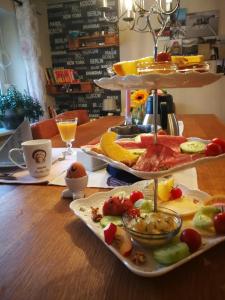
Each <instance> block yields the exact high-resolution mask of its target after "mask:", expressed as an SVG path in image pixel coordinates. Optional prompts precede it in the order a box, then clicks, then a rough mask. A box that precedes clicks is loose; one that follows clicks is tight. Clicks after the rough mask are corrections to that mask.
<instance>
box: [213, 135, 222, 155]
mask: <svg viewBox="0 0 225 300" xmlns="http://www.w3.org/2000/svg"><path fill="white" fill-rule="evenodd" d="M212 142H213V143H214V144H217V145H219V146H220V147H221V148H222V151H223V153H225V140H223V139H220V138H214V139H212Z"/></svg>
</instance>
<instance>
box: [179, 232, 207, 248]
mask: <svg viewBox="0 0 225 300" xmlns="http://www.w3.org/2000/svg"><path fill="white" fill-rule="evenodd" d="M180 240H181V242H184V243H186V244H187V245H188V247H189V250H190V252H195V251H197V250H198V249H199V248H200V247H201V244H202V237H201V235H200V233H199V232H198V231H196V230H194V229H192V228H186V229H184V230H183V231H182V232H181V235H180Z"/></svg>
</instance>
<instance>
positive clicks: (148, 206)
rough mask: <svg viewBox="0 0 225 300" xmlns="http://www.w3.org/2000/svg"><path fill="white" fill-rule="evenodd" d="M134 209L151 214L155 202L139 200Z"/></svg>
mask: <svg viewBox="0 0 225 300" xmlns="http://www.w3.org/2000/svg"><path fill="white" fill-rule="evenodd" d="M134 207H135V208H138V209H140V211H141V212H143V213H150V212H152V211H153V202H152V201H151V200H146V199H139V200H137V201H136V202H135V203H134Z"/></svg>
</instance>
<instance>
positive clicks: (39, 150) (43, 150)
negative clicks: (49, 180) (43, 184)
mask: <svg viewBox="0 0 225 300" xmlns="http://www.w3.org/2000/svg"><path fill="white" fill-rule="evenodd" d="M21 146H22V148H14V149H11V150H10V151H9V159H10V160H11V161H12V162H13V163H14V164H15V165H16V166H17V167H19V168H22V169H28V171H29V173H30V175H31V176H32V177H36V178H39V177H44V176H47V175H48V174H49V172H50V169H51V165H52V143H51V140H47V139H40V140H30V141H26V142H23V143H22V144H21ZM15 152H20V153H22V154H23V157H24V161H25V164H26V166H23V165H21V164H20V163H18V162H17V161H16V160H15V159H14V158H13V156H14V155H13V153H15Z"/></svg>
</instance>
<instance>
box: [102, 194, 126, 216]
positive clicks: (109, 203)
mask: <svg viewBox="0 0 225 300" xmlns="http://www.w3.org/2000/svg"><path fill="white" fill-rule="evenodd" d="M123 213H124V207H123V205H122V203H121V199H120V198H119V197H110V198H109V199H108V200H106V201H105V202H104V204H103V215H104V216H121V215H122V214H123Z"/></svg>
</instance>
